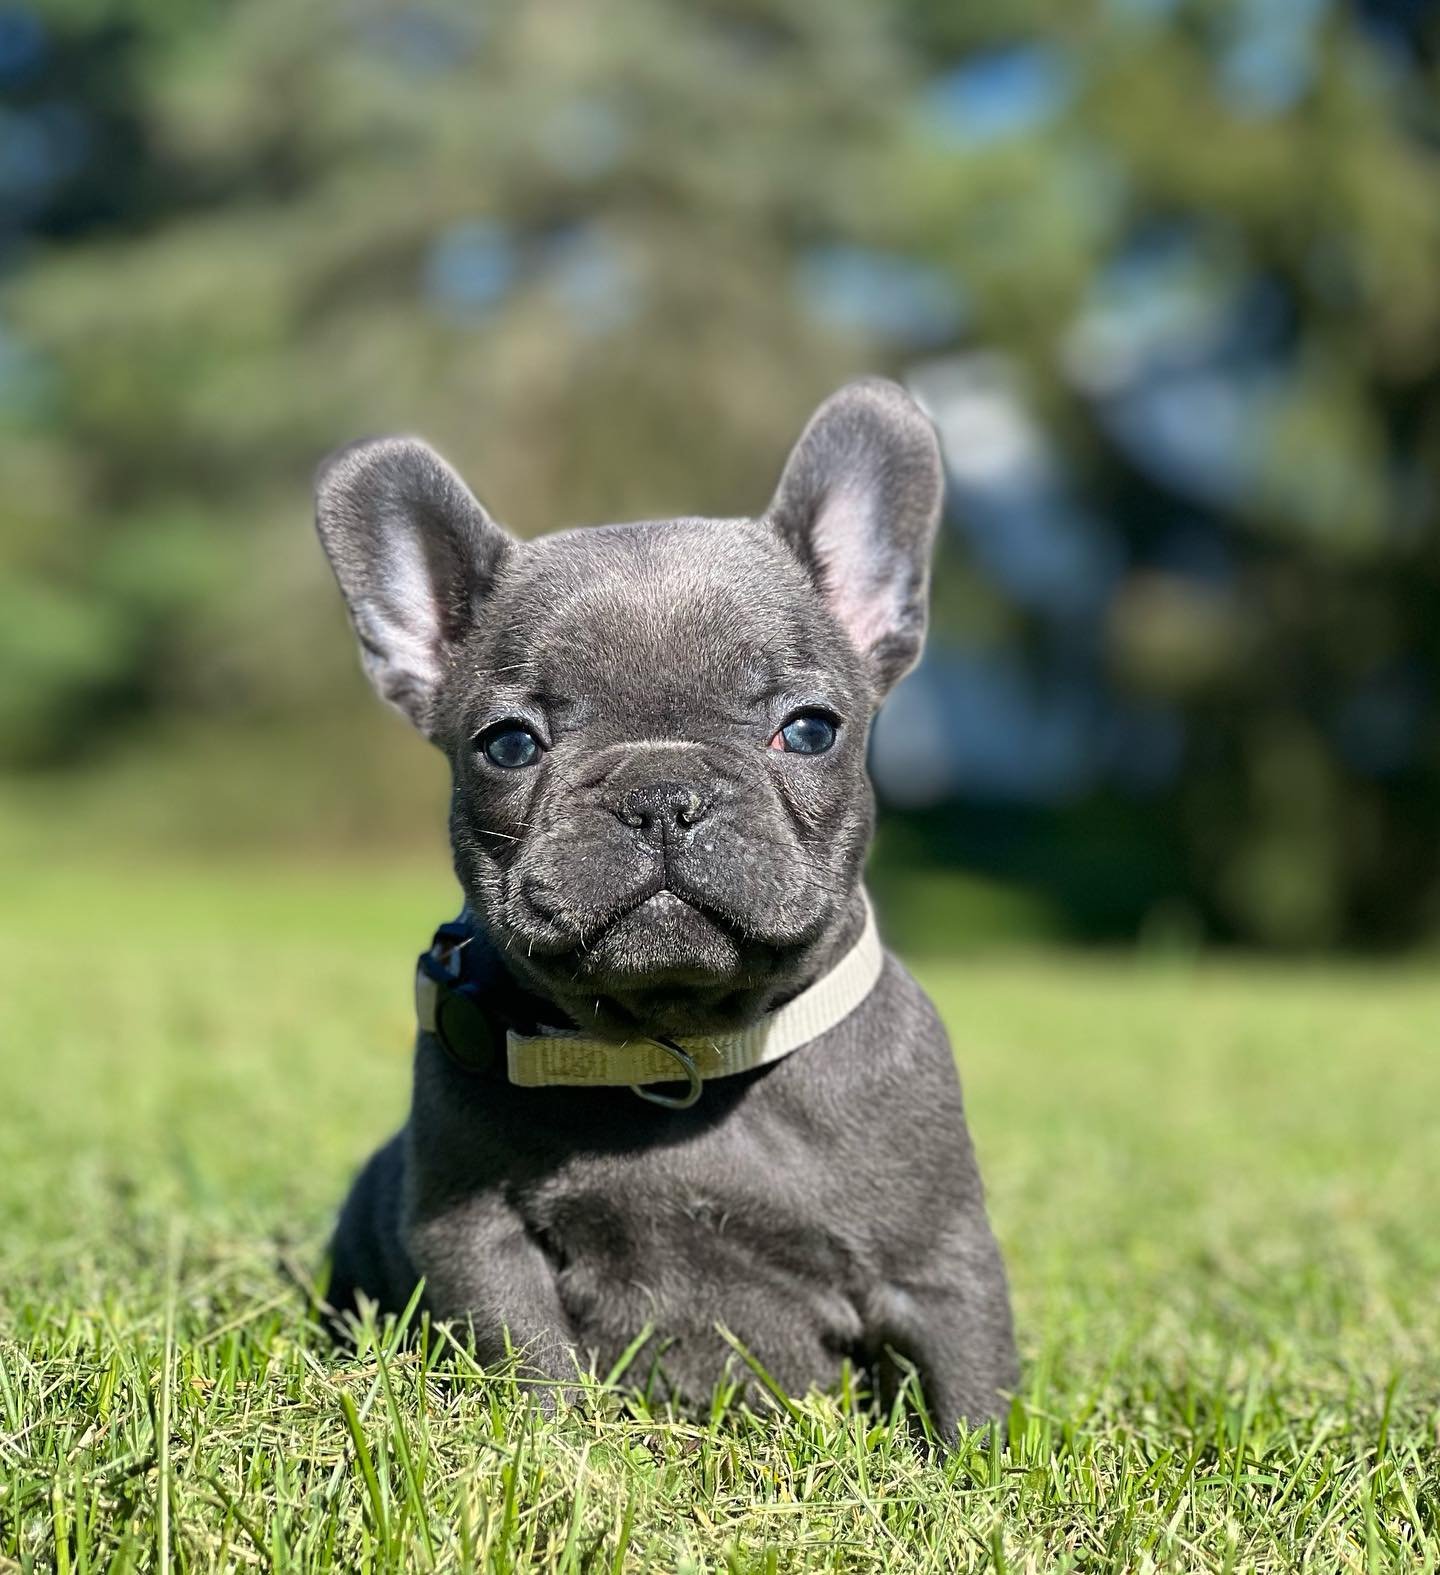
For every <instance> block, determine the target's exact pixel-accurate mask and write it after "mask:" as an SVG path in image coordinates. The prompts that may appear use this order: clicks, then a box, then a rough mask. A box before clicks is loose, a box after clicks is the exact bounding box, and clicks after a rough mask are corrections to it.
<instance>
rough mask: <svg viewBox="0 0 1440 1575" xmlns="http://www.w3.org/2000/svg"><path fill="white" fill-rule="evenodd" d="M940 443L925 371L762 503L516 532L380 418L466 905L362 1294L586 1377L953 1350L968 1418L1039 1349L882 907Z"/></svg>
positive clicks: (365, 1237) (447, 955)
mask: <svg viewBox="0 0 1440 1575" xmlns="http://www.w3.org/2000/svg"><path fill="white" fill-rule="evenodd" d="M940 496H941V471H940V460H939V454H938V451H937V447H936V443H935V437H934V433H933V431H932V429H931V427H930V424H929V422H928V421H927V420H926V419H925V417H924V416H923V415H922V414H921V413H920V412H919V410H918V409H917V408H916V407H915V406H914V404H912V402H911V401H910V399H909V398H908V397H907V396H906V395H905V394H904V393H903V392H902V391H901V390H900V389H899V388H897V387H896V386H894V385H893V384H889V383H883V382H878V381H867V382H862V383H857V384H854V385H852V386H850V387H848V388H846V389H843V390H842V391H841V392H840V393H838V394H836V395H835V396H834V397H833V398H832V399H830V400H829V401H828V402H827V403H826V404H825V405H823V406H822V407H821V409H820V410H819V411H818V412H817V414H816V415H815V417H814V419H813V420H812V421H811V423H810V425H809V427H808V428H807V429H806V431H805V433H804V434H803V435H802V437H801V438H800V441H799V442H798V444H797V445H796V447H795V449H794V451H793V453H792V454H791V456H790V459H789V461H788V463H787V464H786V466H785V470H784V474H783V475H782V477H781V480H780V485H779V489H778V491H777V492H776V494H775V497H774V499H773V501H772V502H771V504H770V507H769V508H768V509H767V510H766V512H765V513H764V514H762V515H761V516H759V517H758V518H755V519H727V520H713V519H673V520H656V521H646V522H644V523H639V524H630V525H611V526H605V527H602V528H592V529H586V530H573V531H565V532H561V533H559V534H556V535H551V536H547V537H544V538H541V539H539V540H536V541H519V540H516V539H515V538H513V537H511V536H510V535H508V534H507V533H506V532H505V531H504V530H503V529H501V527H500V526H499V525H497V524H496V523H495V522H494V521H493V520H492V519H491V518H490V517H489V515H488V514H487V513H486V512H485V510H484V509H483V508H482V507H481V505H480V504H479V503H478V502H477V501H476V500H475V498H474V497H473V496H472V495H471V493H470V492H469V490H468V489H467V488H466V486H465V484H464V483H463V482H462V481H461V480H460V478H459V477H458V476H456V475H455V473H454V472H453V471H451V470H450V469H449V468H448V466H446V464H445V463H444V462H443V461H442V460H441V459H440V458H439V457H438V456H437V455H436V454H434V453H433V452H432V451H431V450H430V449H428V448H427V447H425V445H424V444H422V443H419V442H415V441H413V440H410V439H399V438H397V439H385V440H381V441H378V442H372V443H364V444H361V445H359V446H357V447H354V448H350V449H347V450H344V451H343V452H342V453H340V454H339V455H338V456H337V457H336V458H334V459H333V460H332V461H331V462H330V463H329V464H328V466H327V467H326V468H325V470H324V472H323V474H322V476H321V479H320V484H319V500H318V516H319V527H320V535H321V538H322V540H323V542H324V545H325V550H326V552H327V553H328V554H329V557H330V561H331V563H332V565H333V566H334V569H335V574H336V577H337V579H338V580H339V582H340V588H341V590H342V591H343V592H344V594H345V598H346V601H347V602H348V604H349V608H350V614H351V617H352V619H353V621H354V624H355V629H356V632H357V634H358V635H359V639H360V646H361V650H362V653H363V657H364V662H365V666H366V668H367V670H368V672H369V674H370V677H371V679H372V680H373V682H374V684H375V687H376V688H377V689H378V690H379V691H380V693H381V694H382V695H383V696H384V697H385V698H386V699H387V700H389V701H391V702H392V703H393V704H395V705H396V706H398V707H399V708H400V710H402V711H403V712H404V713H405V714H406V715H407V716H408V717H409V718H410V720H411V721H412V722H413V723H414V724H415V725H416V726H417V727H418V728H419V729H420V730H421V731H422V732H423V733H425V734H426V736H427V737H429V738H430V739H431V740H433V742H434V743H436V744H437V745H438V746H439V747H440V748H441V749H443V750H444V752H445V754H446V756H447V757H448V759H449V761H450V765H451V769H452V772H453V776H454V792H453V797H452V801H451V812H450V827H451V837H452V840H453V843H454V856H455V869H456V873H457V874H458V875H459V878H460V884H461V887H462V888H463V891H464V896H465V910H464V914H463V916H462V918H461V919H460V920H459V921H458V923H457V924H455V925H449V926H445V927H444V928H443V929H442V930H441V932H440V933H439V934H438V935H437V937H436V940H435V944H434V946H433V947H432V949H431V951H430V952H429V953H428V954H427V955H426V956H425V957H423V958H422V959H421V968H420V972H419V976H418V980H417V1003H418V1006H419V1013H420V1020H421V1032H420V1036H419V1041H418V1046H417V1050H416V1057H415V1091H414V1102H413V1105H412V1109H411V1113H410V1118H409V1120H408V1122H407V1123H406V1125H405V1127H404V1128H403V1130H402V1131H401V1132H400V1133H399V1134H398V1135H397V1136H396V1137H395V1138H393V1139H392V1140H391V1141H390V1142H389V1143H388V1144H386V1145H385V1147H383V1148H382V1149H380V1150H379V1152H378V1153H377V1154H376V1155H375V1156H374V1157H373V1158H372V1159H371V1160H370V1162H369V1164H368V1165H367V1166H366V1167H365V1169H364V1171H363V1172H362V1174H361V1176H360V1179H359V1180H358V1182H357V1183H356V1185H355V1188H354V1190H353V1192H352V1193H351V1196H350V1198H349V1201H348V1202H347V1203H346V1205H345V1209H344V1212H343V1214H342V1217H341V1220H340V1225H339V1229H338V1231H337V1233H336V1237H335V1243H334V1271H333V1277H332V1285H331V1299H332V1301H333V1302H334V1303H335V1305H336V1306H337V1307H340V1308H344V1307H346V1306H348V1305H353V1302H354V1299H355V1297H356V1296H357V1294H358V1293H364V1294H365V1295H367V1296H369V1297H372V1298H374V1299H375V1300H376V1301H378V1302H379V1303H380V1305H381V1306H382V1307H383V1308H388V1309H398V1308H400V1307H402V1306H403V1305H404V1304H405V1303H406V1301H407V1300H408V1299H409V1297H410V1296H411V1293H412V1292H413V1290H414V1288H415V1286H416V1284H417V1283H419V1281H420V1280H421V1279H423V1281H424V1299H425V1303H426V1305H427V1306H428V1307H429V1308H430V1309H431V1311H432V1313H433V1314H434V1315H435V1316H436V1317H437V1318H444V1319H451V1320H455V1321H456V1322H457V1323H460V1324H463V1325H468V1326H469V1327H470V1328H471V1329H473V1337H474V1341H475V1345H476V1349H477V1354H478V1356H479V1357H480V1359H481V1360H482V1361H490V1360H495V1359H498V1358H500V1357H502V1355H503V1354H504V1353H505V1352H506V1350H507V1347H508V1346H513V1347H514V1348H517V1349H520V1350H522V1351H523V1352H524V1359H525V1361H526V1363H527V1364H528V1365H529V1368H530V1370H531V1371H532V1372H534V1373H538V1374H540V1375H542V1376H544V1377H546V1378H550V1379H554V1380H557V1381H563V1380H565V1379H567V1378H573V1376H574V1374H575V1370H576V1360H577V1357H578V1360H579V1361H580V1362H581V1363H591V1362H593V1363H594V1364H595V1365H596V1366H597V1367H598V1368H599V1370H601V1371H605V1370H606V1369H607V1368H608V1367H609V1366H610V1365H611V1364H613V1363H614V1362H615V1361H616V1360H617V1359H618V1358H619V1357H620V1355H621V1353H623V1352H624V1351H625V1349H626V1348H627V1347H628V1346H629V1345H630V1344H631V1343H632V1341H634V1339H635V1338H636V1336H637V1334H638V1333H639V1332H640V1331H641V1330H643V1329H645V1328H646V1327H647V1326H648V1327H649V1328H651V1329H652V1330H653V1331H654V1333H653V1336H652V1340H651V1343H650V1346H649V1347H648V1349H647V1350H646V1351H644V1352H643V1353H642V1354H641V1356H640V1358H639V1361H638V1366H637V1367H636V1368H635V1369H634V1370H635V1371H639V1372H645V1373H649V1372H650V1371H651V1369H652V1367H654V1366H656V1365H657V1364H658V1369H659V1372H660V1373H661V1375H662V1378H663V1381H664V1383H665V1384H666V1385H668V1387H669V1390H670V1392H671V1393H672V1394H673V1395H674V1396H675V1397H676V1398H677V1399H678V1400H679V1401H681V1402H682V1403H684V1402H687V1401H688V1402H690V1403H697V1402H703V1401H704V1400H705V1399H707V1398H708V1396H709V1395H710V1393H711V1390H712V1387H713V1384H714V1382H715V1380H716V1379H717V1378H718V1377H719V1376H720V1374H721V1373H722V1371H723V1370H724V1369H725V1366H726V1364H727V1361H728V1362H731V1363H732V1364H733V1362H734V1353H733V1351H732V1350H731V1347H730V1346H729V1345H728V1344H727V1342H726V1341H725V1339H724V1338H723V1337H722V1335H721V1334H720V1332H719V1329H720V1328H724V1329H726V1330H728V1331H730V1332H732V1333H733V1335H734V1336H735V1337H736V1338H737V1339H738V1340H739V1341H740V1342H741V1343H742V1344H743V1345H744V1346H745V1347H746V1348H747V1349H748V1350H749V1351H751V1352H753V1353H754V1355H755V1356H756V1357H757V1358H758V1359H759V1360H760V1361H761V1362H763V1363H764V1365H765V1366H766V1367H767V1368H768V1369H769V1371H770V1372H771V1373H772V1374H774V1376H775V1377H776V1378H777V1379H778V1380H779V1382H780V1383H782V1384H783V1385H785V1386H786V1387H787V1388H788V1389H790V1390H792V1391H796V1392H803V1391H804V1390H805V1389H807V1388H809V1387H810V1386H812V1385H820V1386H824V1385H827V1384H830V1383H832V1382H833V1381H834V1380H835V1379H836V1378H837V1376H838V1374H839V1371H840V1367H841V1364H842V1362H844V1361H845V1360H846V1359H847V1358H848V1359H850V1360H851V1361H852V1362H854V1363H856V1364H857V1365H859V1366H861V1367H862V1368H865V1369H868V1370H869V1371H871V1372H872V1373H873V1374H874V1375H875V1378H876V1381H877V1383H878V1384H879V1385H880V1387H881V1390H882V1392H883V1391H884V1390H885V1389H886V1388H888V1387H890V1386H892V1385H893V1384H894V1382H895V1380H896V1375H897V1373H898V1372H899V1371H901V1370H902V1368H903V1365H904V1364H906V1363H908V1364H912V1365H913V1366H914V1367H915V1368H916V1369H917V1370H918V1372H919V1375H920V1378H921V1381H922V1384H923V1388H924V1392H925V1397H926V1402H927V1405H928V1407H929V1409H930V1412H931V1414H932V1415H933V1417H934V1419H935V1420H936V1422H937V1423H938V1424H939V1425H940V1426H941V1427H943V1428H945V1429H947V1430H950V1429H953V1427H954V1425H955V1424H956V1422H957V1421H958V1420H959V1419H962V1418H964V1419H967V1420H972V1421H973V1420H977V1419H980V1418H983V1417H986V1416H989V1415H991V1414H993V1413H994V1412H995V1411H996V1410H997V1408H998V1407H999V1406H1000V1405H1001V1404H1002V1403H1003V1401H1002V1394H1003V1391H1004V1390H1005V1389H1006V1388H1007V1387H1008V1386H1009V1385H1010V1384H1011V1383H1012V1382H1013V1381H1014V1377H1015V1357H1014V1346H1013V1341H1012V1337H1011V1330H1010V1312H1009V1305H1008V1300H1007V1296H1006V1288H1005V1277H1004V1271H1003V1269H1002V1267H1001V1263H1000V1259H999V1255H998V1253H997V1251H996V1247H995V1242H994V1239H993V1237H992V1236H991V1233H990V1228H989V1225H988V1224H987V1221H986V1217H985V1207H984V1197H983V1192H982V1189H981V1185H980V1177H979V1175H978V1173H977V1171H976V1167H975V1160H974V1156H973V1153H972V1151H971V1146H970V1140H969V1137H968V1135H967V1133H966V1129H965V1118H964V1112H963V1109H962V1105H961V1097H960V1085H959V1082H958V1080H957V1078H956V1073H955V1067H954V1063H953V1060H952V1057H951V1052H950V1047H949V1045H948V1043H947V1042H946V1036H945V1031H944V1029H943V1028H942V1027H941V1025H940V1022H939V1021H938V1019H937V1017H936V1014H935V1011H934V1008H933V1007H932V1006H931V1005H930V1003H929V1001H928V1000H927V999H926V998H925V996H924V995H923V994H922V993H921V991H920V990H919V988H918V987H917V986H916V984H915V983H914V981H913V980H912V979H911V978H910V976H909V975H908V974H907V973H906V972H905V970H904V969H903V968H902V967H901V966H900V964H899V963H898V962H896V961H895V959H894V958H893V957H891V956H890V955H889V954H887V953H885V952H884V951H883V950H882V949H881V947H880V945H879V943H878V941H877V940H876V938H875V933H874V925H873V920H872V919H871V917H870V912H869V906H868V904H867V902H866V899H865V895H864V889H863V886H862V883H861V874H862V870H863V867H864V863H865V855H866V849H867V847H868V845H869V841H870V836H871V831H872V826H873V820H874V810H873V799H872V795H871V791H870V786H869V782H868V780H867V778H866V774H865V739H866V734H867V731H868V729H869V726H870V721H871V718H872V716H873V715H874V712H875V709H876V707H877V706H878V705H879V703H880V702H881V701H882V700H883V699H884V697H885V694H886V693H887V691H888V690H889V689H890V688H891V686H892V685H893V684H894V683H895V681H896V680H897V679H898V678H900V677H901V675H902V674H904V673H905V672H906V670H907V669H908V668H909V667H910V666H911V665H912V664H913V663H914V661H915V659H916V657H917V656H918V654H919V651H920V647H921V642H922V639H923V636H924V625H925V603H926V589H927V580H928V562H929V556H930V550H931V545H932V540H933V536H934V532H935V525H936V519H937V516H938V513H939V508H940Z"/></svg>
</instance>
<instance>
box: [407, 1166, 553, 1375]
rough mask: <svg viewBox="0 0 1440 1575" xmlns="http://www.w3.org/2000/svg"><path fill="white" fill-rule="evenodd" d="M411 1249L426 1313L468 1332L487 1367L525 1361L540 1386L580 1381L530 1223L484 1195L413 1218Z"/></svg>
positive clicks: (526, 1371)
mask: <svg viewBox="0 0 1440 1575" xmlns="http://www.w3.org/2000/svg"><path fill="white" fill-rule="evenodd" d="M406 1245H407V1247H408V1249H409V1252H410V1256H411V1259H412V1260H413V1262H414V1264H415V1267H416V1269H417V1271H418V1272H419V1273H420V1274H422V1275H423V1276H424V1277H425V1305H426V1306H427V1307H428V1308H429V1310H430V1312H431V1315H432V1316H433V1317H435V1318H436V1319H437V1320H441V1321H445V1322H449V1323H453V1324H455V1325H457V1326H458V1327H459V1328H461V1329H463V1328H464V1327H465V1326H466V1325H468V1326H469V1327H470V1329H471V1331H472V1333H473V1338H474V1342H475V1357H476V1360H477V1361H479V1362H480V1363H481V1365H482V1366H486V1367H490V1366H498V1365H500V1364H502V1363H504V1362H505V1361H506V1359H507V1357H508V1356H509V1353H510V1351H512V1350H513V1351H515V1352H516V1353H518V1354H519V1356H520V1371H521V1373H522V1374H523V1375H524V1376H525V1377H527V1378H529V1379H532V1380H534V1381H536V1382H538V1383H543V1384H545V1385H547V1386H549V1385H559V1384H563V1383H564V1382H565V1381H566V1380H568V1379H573V1378H574V1377H575V1361H574V1356H573V1350H574V1334H573V1330H572V1329H571V1326H570V1320H569V1318H568V1316H567V1315H566V1312H565V1309H564V1307H563V1306H562V1305H561V1302H560V1294H559V1291H558V1289H557V1288H556V1284H555V1276H554V1270H553V1266H552V1265H551V1263H550V1260H549V1259H548V1258H547V1257H546V1256H545V1253H544V1252H543V1250H542V1249H541V1247H540V1245H539V1243H538V1242H537V1241H536V1240H535V1238H534V1237H533V1236H532V1235H531V1234H530V1233H529V1232H528V1231H527V1230H526V1228H525V1223H524V1221H523V1220H522V1219H520V1217H519V1216H518V1215H517V1214H515V1213H514V1211H513V1210H512V1209H511V1208H510V1207H509V1206H508V1205H507V1204H506V1203H505V1202H504V1201H503V1200H502V1199H500V1198H498V1197H495V1196H493V1195H487V1196H482V1197H477V1198H468V1199H465V1200H463V1201H461V1202H458V1203H452V1204H450V1205H449V1206H448V1207H443V1208H440V1209H437V1210H435V1211H434V1212H427V1213H425V1214H424V1215H423V1216H421V1217H418V1218H412V1220H411V1223H410V1226H409V1229H408V1231H407V1233H406Z"/></svg>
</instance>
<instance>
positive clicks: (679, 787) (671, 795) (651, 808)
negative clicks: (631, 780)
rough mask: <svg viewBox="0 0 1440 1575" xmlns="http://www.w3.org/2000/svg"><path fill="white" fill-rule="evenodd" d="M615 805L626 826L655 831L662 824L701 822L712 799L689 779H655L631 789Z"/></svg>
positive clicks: (686, 825) (618, 817)
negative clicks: (656, 780) (661, 780)
mask: <svg viewBox="0 0 1440 1575" xmlns="http://www.w3.org/2000/svg"><path fill="white" fill-rule="evenodd" d="M613 808H614V811H615V815H616V818H617V819H618V820H619V821H620V822H621V823H622V824H623V825H626V826H634V827H636V828H638V829H641V830H644V831H649V832H652V833H653V832H654V831H655V830H656V829H657V828H658V827H661V826H684V827H686V828H689V827H691V826H696V825H699V823H700V822H701V821H702V820H704V819H705V817H706V815H708V814H709V813H710V801H709V799H708V797H707V796H706V794H704V793H702V792H701V791H700V789H699V788H698V787H695V786H694V785H692V784H691V783H688V782H652V783H649V784H647V785H646V786H644V787H640V788H632V789H631V791H630V792H628V793H626V794H625V795H624V797H622V798H621V799H620V800H619V802H618V803H616V804H614V805H613Z"/></svg>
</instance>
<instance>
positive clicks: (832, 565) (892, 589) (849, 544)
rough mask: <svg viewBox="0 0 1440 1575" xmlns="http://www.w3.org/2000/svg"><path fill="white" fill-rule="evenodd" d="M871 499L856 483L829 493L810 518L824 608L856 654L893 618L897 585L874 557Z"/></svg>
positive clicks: (896, 611) (874, 642)
mask: <svg viewBox="0 0 1440 1575" xmlns="http://www.w3.org/2000/svg"><path fill="white" fill-rule="evenodd" d="M873 516H874V499H873V497H872V496H871V495H870V493H868V492H867V491H865V490H864V489H862V488H858V487H853V486H851V487H841V488H836V489H834V490H833V491H831V492H830V494H829V495H828V496H827V497H826V499H825V501H824V503H823V504H822V505H821V507H820V512H819V514H818V516H817V518H816V520H815V528H814V532H813V534H812V536H811V545H812V547H813V550H814V553H815V557H816V560H817V562H818V563H819V565H820V572H821V574H822V575H823V576H824V580H825V599H826V601H827V602H828V603H829V604H830V611H831V612H832V613H833V614H834V615H835V619H836V621H837V622H838V623H839V624H840V625H841V627H842V628H843V629H844V630H845V632H846V634H848V635H849V636H850V638H851V640H852V641H854V644H855V648H856V650H858V651H859V652H860V653H861V654H862V655H863V654H864V653H865V652H867V651H869V650H870V649H871V648H872V647H874V646H875V645H878V644H879V642H880V641H881V640H882V639H884V637H885V636H886V635H887V634H889V633H890V632H891V631H892V630H893V629H894V628H895V626H896V624H897V623H898V621H899V615H900V606H899V587H898V586H897V585H895V583H894V581H893V580H890V579H887V578H885V577H884V564H883V560H880V559H878V558H877V557H876V555H875V553H874V547H875V543H876V535H877V533H876V531H875V528H874V523H873Z"/></svg>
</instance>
